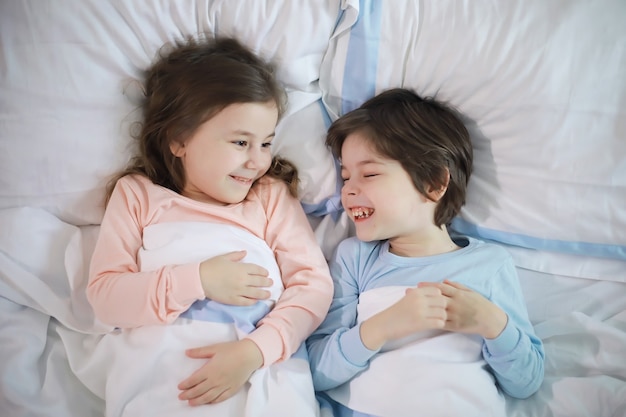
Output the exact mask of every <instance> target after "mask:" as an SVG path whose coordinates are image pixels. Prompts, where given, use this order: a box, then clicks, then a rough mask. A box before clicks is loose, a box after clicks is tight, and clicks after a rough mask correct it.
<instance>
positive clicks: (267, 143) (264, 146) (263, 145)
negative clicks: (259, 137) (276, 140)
mask: <svg viewBox="0 0 626 417" xmlns="http://www.w3.org/2000/svg"><path fill="white" fill-rule="evenodd" d="M271 146H272V142H265V143H264V144H262V145H261V147H262V148H269V147H271Z"/></svg>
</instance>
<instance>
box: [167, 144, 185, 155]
mask: <svg viewBox="0 0 626 417" xmlns="http://www.w3.org/2000/svg"><path fill="white" fill-rule="evenodd" d="M170 151H171V152H172V155H174V156H177V157H179V158H182V157H183V155H185V144H184V143H181V142H178V141H176V140H174V141H172V142H171V143H170Z"/></svg>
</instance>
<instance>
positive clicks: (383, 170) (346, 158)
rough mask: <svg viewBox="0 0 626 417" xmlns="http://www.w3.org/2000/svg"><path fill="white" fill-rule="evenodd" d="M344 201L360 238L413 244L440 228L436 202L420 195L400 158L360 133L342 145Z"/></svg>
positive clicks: (347, 139)
mask: <svg viewBox="0 0 626 417" xmlns="http://www.w3.org/2000/svg"><path fill="white" fill-rule="evenodd" d="M341 176H342V178H343V180H344V185H343V188H342V190H341V203H342V204H343V207H344V209H345V210H346V212H347V214H348V216H349V217H350V219H352V221H353V222H354V224H355V227H356V235H357V237H358V238H359V239H360V240H363V241H372V240H384V239H391V240H392V241H394V240H399V241H401V242H404V241H406V242H407V243H410V242H412V241H415V239H421V238H422V237H423V236H425V235H427V234H428V233H430V232H432V231H433V228H437V227H436V226H435V225H434V221H433V219H434V211H435V206H436V203H434V202H433V201H431V200H429V199H427V198H426V197H424V196H423V195H422V194H420V193H419V192H418V191H417V189H416V188H415V186H414V185H413V182H412V181H411V178H410V176H409V174H408V173H407V172H406V171H405V170H404V168H403V167H402V165H400V163H399V162H398V161H396V160H393V159H389V158H387V157H384V156H382V155H380V154H379V153H378V152H377V151H376V150H375V149H374V147H373V146H372V145H371V144H370V141H369V139H367V138H366V137H365V136H363V135H362V134H361V133H359V132H355V133H352V134H350V135H348V136H347V138H346V140H345V141H344V143H343V146H342V148H341Z"/></svg>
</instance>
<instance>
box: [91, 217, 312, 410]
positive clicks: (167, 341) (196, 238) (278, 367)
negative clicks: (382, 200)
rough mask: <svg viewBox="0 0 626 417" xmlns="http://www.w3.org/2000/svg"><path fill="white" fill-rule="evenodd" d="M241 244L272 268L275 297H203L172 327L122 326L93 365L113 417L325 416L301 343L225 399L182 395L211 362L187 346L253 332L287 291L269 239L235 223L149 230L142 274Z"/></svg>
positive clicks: (94, 356) (101, 348) (103, 342)
mask: <svg viewBox="0 0 626 417" xmlns="http://www.w3.org/2000/svg"><path fill="white" fill-rule="evenodd" d="M242 249H245V250H246V251H247V256H246V258H245V259H244V262H250V263H256V264H258V265H261V266H263V267H264V268H266V269H267V270H268V271H269V272H270V277H271V278H272V279H273V281H274V285H273V287H272V289H271V292H272V296H271V298H270V300H268V301H262V302H257V303H256V304H255V305H253V306H250V307H242V306H228V305H224V304H220V303H217V302H215V301H210V300H203V301H197V302H196V303H194V304H193V305H192V306H191V307H190V308H189V310H187V311H186V312H185V313H183V314H182V315H181V316H180V317H179V318H177V319H176V320H175V321H174V322H173V323H172V324H169V325H154V326H143V327H140V328H136V329H131V330H123V331H120V330H116V331H114V332H112V333H109V334H107V335H105V336H104V337H102V339H101V340H100V341H99V342H98V343H97V347H96V348H95V349H94V353H93V354H92V356H91V360H90V362H91V365H90V366H91V367H92V370H93V373H94V374H98V372H104V374H105V378H106V380H105V381H104V382H103V384H104V386H105V388H104V389H105V392H104V398H105V400H106V416H107V417H120V416H128V417H140V416H151V417H156V416H163V417H176V416H185V417H193V416H208V415H211V416H213V415H215V416H232V417H261V416H272V417H277V416H290V417H291V416H299V417H300V416H302V417H306V416H317V415H318V414H319V410H318V405H317V402H316V400H315V397H314V392H313V385H312V380H311V375H310V370H309V365H308V361H307V356H306V350H305V349H304V347H303V346H301V348H300V349H299V350H298V351H297V352H296V354H294V356H292V357H291V358H290V359H288V360H286V361H284V362H282V363H277V364H274V365H271V366H269V367H266V368H262V369H260V370H258V371H256V372H255V373H254V374H253V375H252V377H251V378H250V380H249V383H247V384H246V385H245V386H244V387H243V388H242V389H241V390H240V391H239V392H237V394H236V395H235V396H233V397H232V398H230V399H229V400H226V401H224V402H222V403H218V404H212V405H205V406H200V407H191V406H189V405H188V404H187V403H186V402H185V401H181V400H179V399H178V397H177V395H178V393H179V390H178V389H177V385H178V383H179V382H180V381H182V380H184V379H186V378H187V377H189V376H190V375H191V374H192V373H193V372H194V371H196V370H197V369H199V368H200V367H201V366H202V365H203V364H204V363H205V362H206V360H207V359H191V358H188V357H187V356H185V349H189V348H193V347H200V346H205V345H209V344H214V343H219V342H227V341H234V340H239V339H241V338H242V337H244V336H245V335H246V334H247V333H249V332H251V331H252V330H254V328H255V324H256V323H257V321H258V320H260V319H261V318H262V317H263V316H265V315H266V314H267V313H268V312H269V311H270V309H271V308H272V307H273V305H274V303H275V302H276V300H277V299H278V297H279V296H280V294H281V293H282V290H283V286H282V281H281V277H280V270H279V268H278V265H277V264H276V261H275V258H274V255H273V253H272V251H271V249H270V248H269V247H268V246H267V244H266V243H265V242H264V241H263V240H261V239H259V238H257V237H256V236H254V235H252V234H251V233H249V232H247V231H244V230H242V229H239V228H236V227H232V226H228V225H218V224H207V223H166V224H158V225H153V226H149V227H148V228H146V229H145V230H144V245H143V249H142V250H141V251H140V254H139V259H140V265H141V270H144V271H147V270H153V269H155V268H157V267H159V266H162V265H165V264H183V263H189V262H194V261H200V260H203V259H207V258H209V257H212V256H216V255H220V254H224V253H226V252H230V251H234V250H242ZM88 373H91V372H88Z"/></svg>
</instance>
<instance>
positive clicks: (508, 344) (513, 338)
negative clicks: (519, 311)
mask: <svg viewBox="0 0 626 417" xmlns="http://www.w3.org/2000/svg"><path fill="white" fill-rule="evenodd" d="M520 337H521V332H520V331H519V329H518V328H517V327H516V326H515V325H513V324H512V323H511V320H509V321H508V322H507V324H506V326H505V327H504V330H502V333H500V335H499V336H498V337H496V338H495V339H484V340H485V345H486V347H487V351H488V352H489V353H490V354H491V355H492V356H500V355H506V354H509V353H511V352H512V351H513V349H515V347H516V346H517V344H518V343H519V339H520Z"/></svg>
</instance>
